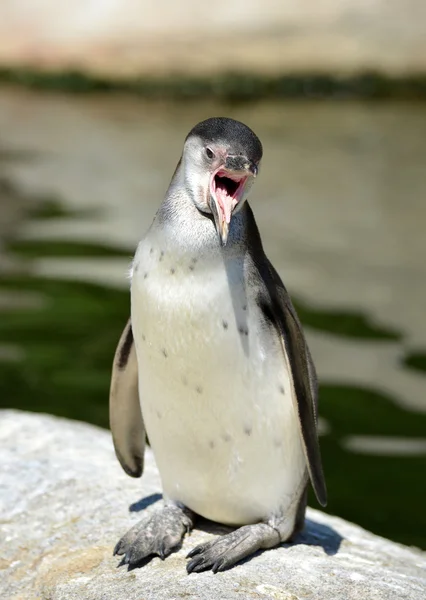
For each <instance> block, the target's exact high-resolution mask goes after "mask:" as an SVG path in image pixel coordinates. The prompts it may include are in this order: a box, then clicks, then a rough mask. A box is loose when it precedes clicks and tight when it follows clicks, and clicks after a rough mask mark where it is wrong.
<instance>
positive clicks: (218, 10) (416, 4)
mask: <svg viewBox="0 0 426 600" xmlns="http://www.w3.org/2000/svg"><path fill="white" fill-rule="evenodd" d="M425 23H426V3H425V2H424V0H396V1H393V2H389V0H361V1H360V0H345V2H342V0H322V2H317V0H297V1H296V0H293V1H289V0H287V1H286V2H283V1H282V0H264V1H263V2H259V1H257V0H246V1H245V2H244V3H240V2H229V1H226V0H216V2H215V4H214V8H213V7H212V5H211V4H210V3H208V2H199V1H197V0H184V2H176V1H175V0H160V1H159V2H156V3H147V2H146V0H109V1H108V2H105V0H68V2H62V3H60V2H58V1H57V0H13V2H10V1H9V2H0V64H3V65H7V66H15V67H18V66H22V65H31V66H32V67H34V68H37V69H58V70H61V69H70V68H71V69H72V68H77V69H79V70H82V71H84V72H91V73H98V74H99V73H102V74H109V75H113V76H115V77H121V76H134V75H160V76H161V75H162V76H164V75H170V74H171V73H184V74H192V75H195V74H198V75H200V74H201V75H206V74H207V75H208V74H211V73H217V72H234V71H235V70H237V71H243V72H246V71H249V72H251V73H253V72H255V73H260V74H269V73H280V72H293V71H305V70H311V71H312V70H316V69H320V70H325V71H326V72H333V73H339V72H341V71H342V70H343V71H345V72H354V71H357V70H359V69H378V70H379V71H385V72H388V73H393V74H405V73H407V72H410V71H418V70H423V71H425V69H426V36H425Z"/></svg>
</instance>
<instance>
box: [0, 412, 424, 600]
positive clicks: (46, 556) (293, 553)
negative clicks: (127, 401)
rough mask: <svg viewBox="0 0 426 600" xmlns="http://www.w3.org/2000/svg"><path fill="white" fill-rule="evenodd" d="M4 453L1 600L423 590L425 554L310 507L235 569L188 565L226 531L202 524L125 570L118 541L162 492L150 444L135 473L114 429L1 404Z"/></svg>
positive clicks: (357, 596)
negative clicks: (282, 535)
mask: <svg viewBox="0 0 426 600" xmlns="http://www.w3.org/2000/svg"><path fill="white" fill-rule="evenodd" d="M0 456H1V473H0V528H1V534H0V540H1V543H0V589H1V593H0V597H1V598H2V599H3V598H4V599H8V600H9V599H10V600H24V599H25V600H27V599H28V600H36V599H37V600H39V599H40V600H64V599H78V600H120V599H123V600H150V599H152V600H154V599H155V600H165V599H167V600H171V599H178V598H185V599H187V600H191V599H194V600H195V599H204V598H205V599H209V600H212V599H213V600H214V599H219V598H221V599H228V598H229V599H233V598H235V599H237V598H238V599H240V600H241V599H246V598H259V599H268V598H270V599H280V600H298V599H302V598H303V599H306V598H309V599H318V600H320V599H323V598H324V599H326V598H327V599H328V598H332V599H333V600H339V599H344V600H349V599H350V600H361V599H362V600H403V599H407V600H424V598H425V597H426V553H424V552H421V551H420V550H417V549H411V548H406V547H404V546H401V545H399V544H396V543H393V542H390V541H388V540H386V539H383V538H380V537H377V536H375V535H373V534H371V533H369V532H367V531H365V530H363V529H361V528H360V527H357V526H355V525H352V524H350V523H347V522H345V521H343V520H342V519H339V518H337V517H331V516H328V515H325V514H324V513H321V512H319V511H317V510H312V509H309V510H308V521H307V527H306V529H305V531H304V532H303V534H302V535H301V536H300V537H299V538H298V540H297V542H296V543H295V544H293V545H283V546H282V547H280V548H277V549H272V550H269V551H265V552H263V553H259V554H257V555H255V556H254V557H252V558H251V559H250V560H246V561H245V562H244V563H243V564H240V565H238V566H236V567H234V568H233V569H232V570H230V571H227V572H224V573H220V574H217V575H213V574H212V573H211V572H208V573H203V574H193V575H190V576H188V575H187V574H186V571H185V564H186V560H185V555H186V553H187V552H188V551H189V550H190V549H191V548H193V547H194V546H195V545H196V544H198V543H200V542H202V541H204V540H207V539H209V538H210V537H211V536H212V534H213V533H218V532H221V531H223V530H224V528H220V527H218V526H215V525H212V524H209V523H207V522H202V523H201V524H200V528H197V529H195V530H194V531H193V532H192V534H191V535H190V536H189V537H187V538H186V539H185V541H184V544H183V547H182V549H181V550H180V551H179V552H177V553H176V554H173V555H172V556H170V557H169V558H167V559H166V560H165V561H164V562H162V561H161V560H160V559H159V558H154V559H153V560H152V561H151V562H149V563H148V564H147V565H146V566H144V567H143V568H141V569H135V570H133V571H130V572H128V571H127V570H126V568H125V567H121V568H117V565H118V560H117V558H114V557H113V556H112V549H113V546H114V544H115V542H116V541H117V539H118V538H119V537H120V536H121V535H122V534H123V533H124V532H125V531H126V530H127V529H128V528H129V527H130V526H131V525H132V524H133V523H135V522H136V521H137V520H138V519H140V518H141V516H143V515H144V514H146V513H147V512H149V511H151V510H155V508H156V507H155V504H156V502H158V501H160V479H159V475H158V471H157V469H156V466H155V462H154V458H153V456H152V453H151V452H150V451H148V452H147V457H146V463H145V473H144V476H143V478H142V480H132V479H131V478H129V477H127V476H126V475H125V474H124V473H123V472H122V471H121V468H120V467H119V465H118V462H117V460H116V459H115V456H114V453H113V449H112V443H111V436H110V433H109V432H108V431H104V430H102V429H99V428H96V427H93V426H91V425H87V424H83V423H77V422H73V421H67V420H63V419H58V418H55V417H52V416H47V415H41V414H29V413H23V412H18V411H0ZM348 485H350V481H349V480H348ZM360 501H362V500H360Z"/></svg>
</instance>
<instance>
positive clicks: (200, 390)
mask: <svg viewBox="0 0 426 600" xmlns="http://www.w3.org/2000/svg"><path fill="white" fill-rule="evenodd" d="M195 389H196V391H197V394H202V393H203V388H202V387H201V385H197V387H196V388H195Z"/></svg>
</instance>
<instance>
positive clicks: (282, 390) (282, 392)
mask: <svg viewBox="0 0 426 600" xmlns="http://www.w3.org/2000/svg"><path fill="white" fill-rule="evenodd" d="M279 390H280V394H282V395H283V396H284V394H285V389H284V386H283V385H280V388H279Z"/></svg>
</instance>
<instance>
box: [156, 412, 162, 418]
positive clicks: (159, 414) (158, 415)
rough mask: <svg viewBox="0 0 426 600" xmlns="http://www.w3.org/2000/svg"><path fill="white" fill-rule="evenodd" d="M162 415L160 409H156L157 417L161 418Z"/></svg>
mask: <svg viewBox="0 0 426 600" xmlns="http://www.w3.org/2000/svg"><path fill="white" fill-rule="evenodd" d="M162 416H163V415H162V414H161V413H160V411H159V410H157V417H158V418H159V419H161V418H162Z"/></svg>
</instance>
